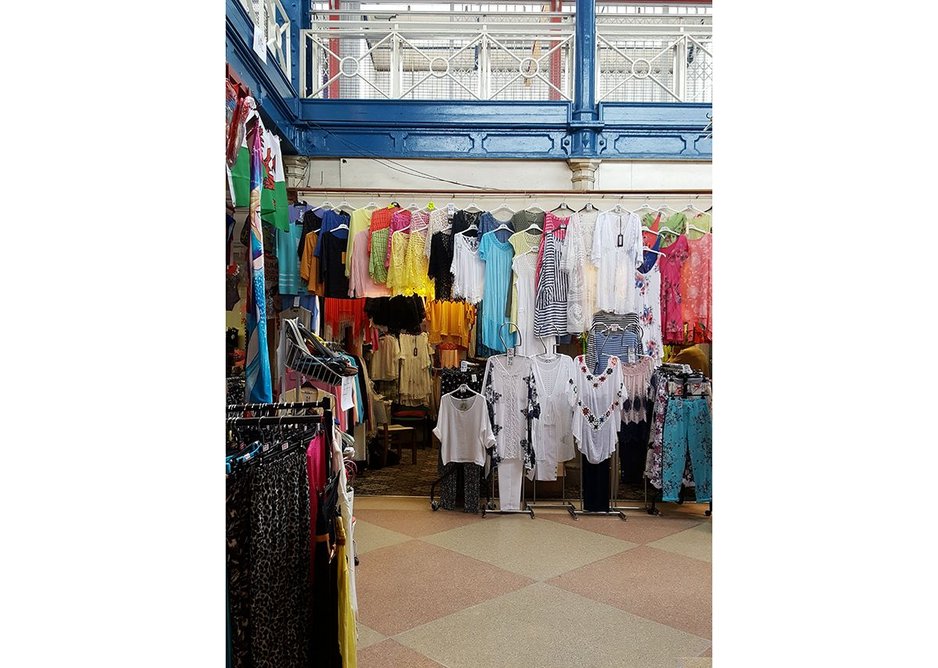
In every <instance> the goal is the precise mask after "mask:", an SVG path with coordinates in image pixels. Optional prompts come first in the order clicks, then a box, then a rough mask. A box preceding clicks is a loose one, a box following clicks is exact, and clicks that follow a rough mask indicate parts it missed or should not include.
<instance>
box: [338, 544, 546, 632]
mask: <svg viewBox="0 0 938 668" xmlns="http://www.w3.org/2000/svg"><path fill="white" fill-rule="evenodd" d="M355 582H356V588H357V591H358V619H359V621H360V622H362V623H363V624H366V625H367V626H369V627H370V628H372V629H374V630H376V631H378V632H380V633H383V634H384V635H386V636H393V635H395V634H397V633H400V632H401V631H406V630H407V629H412V628H414V627H415V626H420V625H421V624H426V623H427V622H431V621H433V620H435V619H439V618H440V617H445V616H446V615H450V614H452V613H454V612H456V611H457V610H461V609H462V608H466V607H468V606H471V605H475V604H477V603H481V602H483V601H486V600H488V599H490V598H494V597H496V596H501V595H502V594H504V593H506V592H509V591H514V590H515V589H520V588H522V587H526V586H528V585H529V584H531V582H532V580H531V579H530V578H526V577H522V576H521V575H516V574H514V573H509V572H508V571H505V570H502V569H500V568H496V567H495V566H492V565H491V564H487V563H485V562H483V561H479V560H478V559H472V558H471V557H466V556H463V555H461V554H457V553H456V552H453V551H451V550H446V549H444V548H442V547H437V546H435V545H429V544H427V543H424V542H423V541H419V540H409V541H407V542H406V543H401V544H399V545H391V546H389V547H384V548H381V549H380V550H373V551H372V552H369V553H367V554H365V555H362V558H361V563H359V565H358V567H357V569H356V571H355Z"/></svg>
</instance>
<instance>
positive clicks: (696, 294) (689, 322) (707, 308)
mask: <svg viewBox="0 0 938 668" xmlns="http://www.w3.org/2000/svg"><path fill="white" fill-rule="evenodd" d="M712 239H713V237H712V235H710V234H706V235H704V236H702V237H700V238H699V239H690V238H689V239H688V240H687V262H685V263H684V265H683V266H682V267H681V318H682V319H683V321H684V323H685V325H686V326H687V338H688V339H689V340H690V341H691V342H693V343H709V342H710V341H711V338H712V337H711V333H710V327H711V324H710V312H711V297H710V294H711V291H710V282H711V278H710V267H711V256H712V253H713V246H712Z"/></svg>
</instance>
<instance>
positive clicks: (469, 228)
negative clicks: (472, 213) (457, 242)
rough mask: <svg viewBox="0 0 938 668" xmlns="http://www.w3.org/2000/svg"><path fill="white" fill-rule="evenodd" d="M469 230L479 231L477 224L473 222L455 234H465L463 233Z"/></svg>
mask: <svg viewBox="0 0 938 668" xmlns="http://www.w3.org/2000/svg"><path fill="white" fill-rule="evenodd" d="M469 230H475V231H476V232H478V231H479V226H478V225H476V224H475V223H473V224H472V225H470V226H469V227H467V228H466V229H464V230H460V231H459V232H457V233H456V234H465V233H466V232H468V231H469Z"/></svg>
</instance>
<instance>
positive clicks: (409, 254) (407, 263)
mask: <svg viewBox="0 0 938 668" xmlns="http://www.w3.org/2000/svg"><path fill="white" fill-rule="evenodd" d="M416 220H417V214H414V221H416ZM409 237H410V238H409V239H408V240H407V250H406V252H405V255H404V290H403V294H405V295H412V294H417V295H420V296H421V297H426V298H427V299H433V281H432V280H431V278H430V276H429V275H428V272H427V269H428V264H429V261H428V260H427V255H426V253H425V252H424V249H425V247H426V245H427V230H426V227H423V229H420V228H417V227H415V226H413V225H412V226H411V231H410V235H409Z"/></svg>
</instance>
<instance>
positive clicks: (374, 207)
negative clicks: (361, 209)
mask: <svg viewBox="0 0 938 668" xmlns="http://www.w3.org/2000/svg"><path fill="white" fill-rule="evenodd" d="M365 208H366V209H377V208H378V205H377V204H375V203H374V202H368V204H366V205H365Z"/></svg>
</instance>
